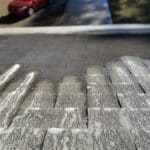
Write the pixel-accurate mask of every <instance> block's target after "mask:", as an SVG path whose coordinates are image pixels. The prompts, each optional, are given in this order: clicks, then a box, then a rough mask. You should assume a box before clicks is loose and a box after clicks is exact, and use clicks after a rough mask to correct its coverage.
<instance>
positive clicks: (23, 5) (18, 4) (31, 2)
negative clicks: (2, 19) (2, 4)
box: [8, 0, 49, 17]
mask: <svg viewBox="0 0 150 150" xmlns="http://www.w3.org/2000/svg"><path fill="white" fill-rule="evenodd" d="M48 3H49V0H11V1H10V3H9V6H8V10H9V12H10V14H12V15H16V16H20V17H26V16H30V15H32V14H33V13H34V12H35V11H37V10H39V9H41V8H43V7H46V6H47V5H48Z"/></svg>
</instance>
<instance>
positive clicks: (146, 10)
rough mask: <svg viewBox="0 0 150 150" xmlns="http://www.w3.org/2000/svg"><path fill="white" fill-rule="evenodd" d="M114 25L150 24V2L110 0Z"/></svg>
mask: <svg viewBox="0 0 150 150" xmlns="http://www.w3.org/2000/svg"><path fill="white" fill-rule="evenodd" d="M109 3H110V9H111V12H112V17H113V20H114V23H150V0H109Z"/></svg>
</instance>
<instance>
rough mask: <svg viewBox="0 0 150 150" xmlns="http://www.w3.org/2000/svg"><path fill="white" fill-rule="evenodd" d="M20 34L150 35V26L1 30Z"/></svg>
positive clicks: (92, 26) (5, 32) (54, 27)
mask: <svg viewBox="0 0 150 150" xmlns="http://www.w3.org/2000/svg"><path fill="white" fill-rule="evenodd" d="M18 34H29V35H30V34H45V35H46V34H48V35H61V34H62V35H70V34H93V35H115V34H150V24H113V25H88V26H53V27H11V28H7V27H6V28H0V35H18Z"/></svg>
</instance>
